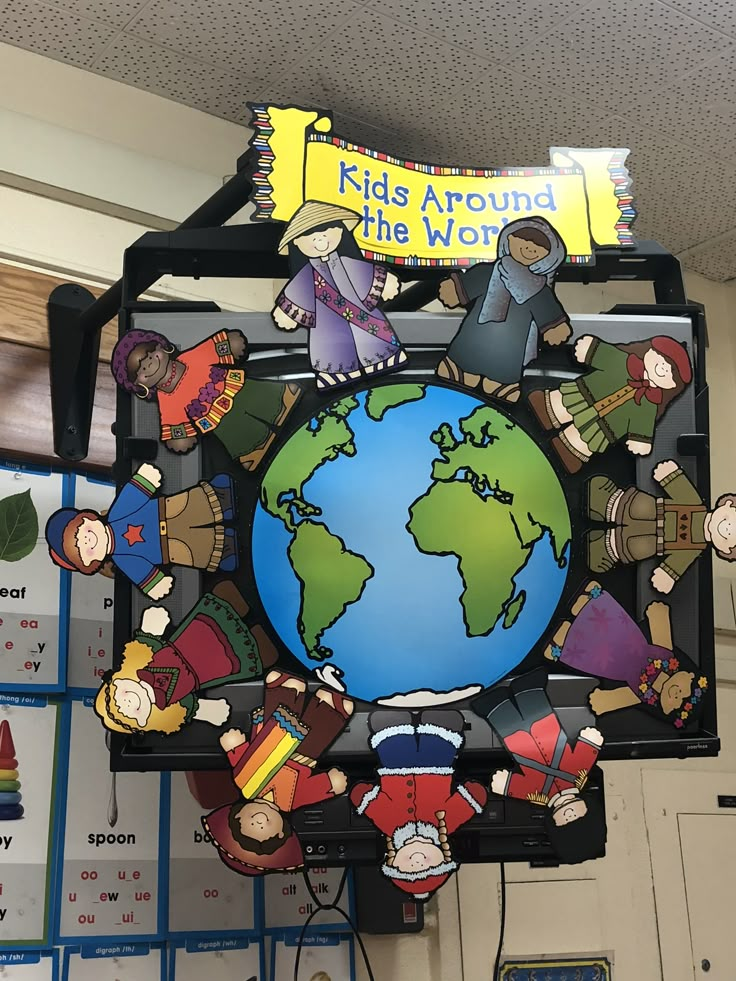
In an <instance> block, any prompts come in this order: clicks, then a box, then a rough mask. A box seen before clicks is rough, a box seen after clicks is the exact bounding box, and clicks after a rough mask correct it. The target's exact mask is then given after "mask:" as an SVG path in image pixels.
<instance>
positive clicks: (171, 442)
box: [166, 436, 197, 453]
mask: <svg viewBox="0 0 736 981" xmlns="http://www.w3.org/2000/svg"><path fill="white" fill-rule="evenodd" d="M196 445H197V437H196V436H175V437H174V439H167V440H166V447H167V449H169V450H173V451H174V453H188V452H189V451H190V450H193V449H194V447H195V446H196Z"/></svg>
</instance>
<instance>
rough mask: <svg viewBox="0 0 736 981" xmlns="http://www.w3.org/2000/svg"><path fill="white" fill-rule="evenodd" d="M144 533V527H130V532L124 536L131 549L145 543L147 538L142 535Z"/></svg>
mask: <svg viewBox="0 0 736 981" xmlns="http://www.w3.org/2000/svg"><path fill="white" fill-rule="evenodd" d="M142 531H143V525H128V530H127V531H126V532H125V534H124V535H123V538H124V539H125V540H126V542H127V543H128V545H130V546H131V547H132V546H133V545H137V544H138V542H145V538H144V537H143V535H142V534H141V533H142Z"/></svg>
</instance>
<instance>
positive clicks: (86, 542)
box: [76, 518, 108, 567]
mask: <svg viewBox="0 0 736 981" xmlns="http://www.w3.org/2000/svg"><path fill="white" fill-rule="evenodd" d="M76 542H77V548H78V549H79V557H80V558H81V560H82V564H83V565H85V566H87V567H89V566H91V565H92V563H93V562H104V561H105V559H106V558H107V548H108V541H107V528H106V527H105V525H104V524H103V522H102V521H100V520H99V519H98V518H95V519H94V520H92V519H90V518H83V519H82V523H81V525H80V526H79V528H78V529H77V536H76Z"/></svg>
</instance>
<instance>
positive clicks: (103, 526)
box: [45, 463, 238, 600]
mask: <svg viewBox="0 0 736 981" xmlns="http://www.w3.org/2000/svg"><path fill="white" fill-rule="evenodd" d="M160 487H161V471H160V470H159V469H158V467H154V466H152V464H150V463H144V464H143V465H142V466H141V467H139V468H138V470H137V471H136V472H135V473H134V474H133V476H132V477H131V479H130V480H129V481H128V482H127V484H125V485H124V486H123V487H122V489H121V490H120V492H119V493H118V495H117V497H116V498H115V500H114V501H113V502H112V504H111V505H110V509H109V511H108V512H107V514H106V515H105V516H104V517H102V515H100V514H98V512H97V511H79V510H78V509H77V508H61V509H60V510H59V511H56V512H55V513H54V514H52V515H51V517H50V518H49V520H48V522H47V524H46V533H45V534H46V541H47V543H48V546H49V554H50V555H51V558H52V560H53V561H54V562H55V563H56V565H58V566H61V568H62V569H68V570H70V571H71V572H81V573H82V574H83V575H85V576H91V575H94V574H95V573H96V572H101V571H102V570H103V569H105V568H106V567H107V568H109V564H110V563H114V565H115V568H116V569H119V570H120V572H121V573H122V574H123V575H124V576H127V578H128V579H130V580H131V582H133V583H135V585H136V586H137V587H138V588H139V589H140V590H142V591H143V592H144V593H145V594H146V595H147V596H149V597H150V598H151V599H154V600H158V599H163V597H164V596H168V594H169V593H170V592H171V590H172V588H173V586H174V579H173V577H172V576H169V575H166V574H165V573H164V572H163V570H162V568H161V566H167V565H182V566H189V567H192V568H195V569H202V570H203V571H205V572H214V571H215V570H218V571H220V572H234V571H235V569H236V568H237V565H238V542H237V537H236V534H235V529H234V528H225V527H224V525H223V522H225V521H232V520H233V518H234V517H235V501H236V498H235V486H234V484H233V479H232V477H230V476H229V475H228V474H224V473H220V474H215V476H214V477H211V478H210V479H209V480H203V481H201V482H200V483H199V484H197V485H196V486H194V487H189V488H187V489H186V490H183V491H181V492H180V493H178V494H174V495H172V496H171V497H163V496H161V497H157V496H156V495H157V491H158V490H159V488H160Z"/></svg>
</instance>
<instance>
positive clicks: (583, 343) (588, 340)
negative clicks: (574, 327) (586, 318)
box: [575, 334, 595, 364]
mask: <svg viewBox="0 0 736 981" xmlns="http://www.w3.org/2000/svg"><path fill="white" fill-rule="evenodd" d="M594 340H595V338H594V337H593V336H592V335H591V334H583V336H582V337H580V338H578V340H577V341H576V342H575V360H576V361H579V362H580V364H585V359H586V358H587V356H588V351H589V350H590V346H591V344H592V343H593V341H594Z"/></svg>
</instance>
